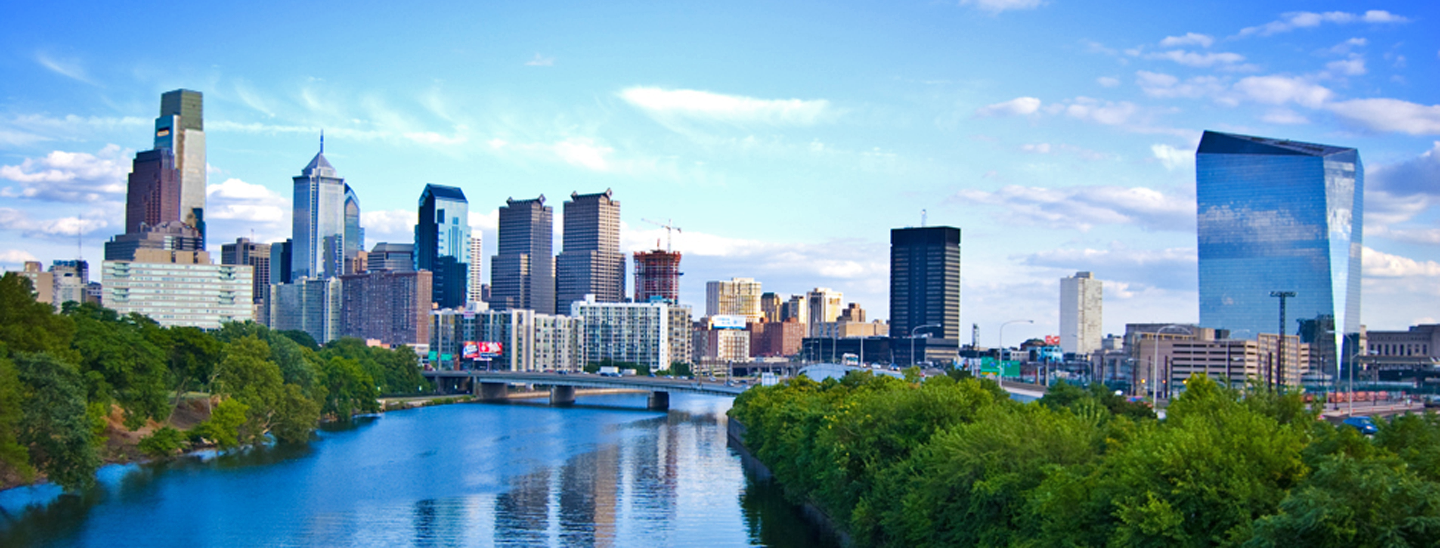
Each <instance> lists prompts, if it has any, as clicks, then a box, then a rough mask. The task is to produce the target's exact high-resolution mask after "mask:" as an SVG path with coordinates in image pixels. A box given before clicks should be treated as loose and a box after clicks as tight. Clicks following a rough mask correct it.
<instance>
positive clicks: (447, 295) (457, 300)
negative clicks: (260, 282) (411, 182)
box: [415, 185, 470, 308]
mask: <svg viewBox="0 0 1440 548" xmlns="http://www.w3.org/2000/svg"><path fill="white" fill-rule="evenodd" d="M417 218H418V221H419V222H418V224H416V225H415V269H416V270H429V271H431V272H433V273H434V276H433V280H432V284H433V285H432V286H431V290H432V291H433V293H434V301H435V303H436V304H438V305H440V308H455V307H459V306H464V305H465V301H466V299H467V298H468V295H469V289H470V286H469V283H467V281H466V279H467V278H468V277H469V273H470V202H469V200H466V199H465V192H464V191H462V190H460V189H459V188H456V187H453V186H443V185H425V190H424V191H422V192H421V193H420V211H419V215H418V216H417Z"/></svg>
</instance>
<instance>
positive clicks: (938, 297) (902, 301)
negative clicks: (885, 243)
mask: <svg viewBox="0 0 1440 548" xmlns="http://www.w3.org/2000/svg"><path fill="white" fill-rule="evenodd" d="M927 333H928V334H930V338H927V339H924V341H923V342H921V343H920V344H919V345H916V346H915V348H916V354H917V355H916V356H910V357H909V358H910V359H908V360H904V362H905V363H916V362H920V361H931V362H934V361H945V360H949V359H952V358H954V357H955V356H956V353H957V352H958V350H959V346H960V229H958V228H955V227H949V226H932V227H920V228H896V229H892V230H891V231H890V336H891V337H892V339H899V340H902V341H905V342H910V343H913V342H917V341H912V340H911V337H912V336H919V335H923V334H927ZM893 347H894V348H895V353H896V355H897V361H899V358H898V356H899V355H900V354H901V353H902V352H908V351H909V348H910V347H909V345H906V344H904V343H899V344H895V345H893Z"/></svg>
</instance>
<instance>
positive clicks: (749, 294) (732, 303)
mask: <svg viewBox="0 0 1440 548" xmlns="http://www.w3.org/2000/svg"><path fill="white" fill-rule="evenodd" d="M761 293H762V291H761V290H760V282H757V281H755V279H754V278H731V279H729V280H719V281H713V282H706V283H705V315H706V316H707V317H708V316H720V315H726V316H744V317H745V321H747V322H758V321H760V294H761Z"/></svg>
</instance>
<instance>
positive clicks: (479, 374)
mask: <svg viewBox="0 0 1440 548" xmlns="http://www.w3.org/2000/svg"><path fill="white" fill-rule="evenodd" d="M422 374H423V375H424V376H425V378H427V379H430V380H432V381H436V383H437V384H441V383H447V382H448V383H450V384H451V386H454V387H455V388H456V389H459V390H465V391H469V392H471V393H473V394H474V395H476V396H478V397H479V399H480V400H481V401H504V400H506V399H507V397H506V394H507V387H508V386H509V385H512V384H531V385H539V386H548V387H550V404H551V405H568V404H572V403H575V389H576V388H609V389H622V390H637V391H644V392H649V393H650V398H649V400H648V401H647V402H646V407H648V408H650V409H654V410H657V411H663V410H666V409H669V408H670V393H671V392H683V393H689V394H705V395H709V396H729V397H734V396H736V395H739V394H740V393H741V392H744V391H745V390H747V389H749V388H750V386H752V385H751V384H744V383H743V381H736V382H721V381H708V380H701V379H700V378H698V377H697V378H695V379H694V380H686V379H670V378H665V377H642V376H638V375H625V376H619V377H607V376H602V375H596V374H593V373H579V372H567V373H558V372H557V373H542V372H538V371H425V372H423V373H422ZM1000 386H1001V387H1002V388H1004V389H1005V390H1006V391H1007V392H1009V393H1010V395H1011V397H1014V398H1016V399H1019V400H1021V401H1030V400H1034V399H1038V398H1040V397H1042V396H1044V395H1045V387H1044V386H1039V385H1034V384H1025V383H1018V382H1012V381H1005V382H1002V383H1001V384H1000Z"/></svg>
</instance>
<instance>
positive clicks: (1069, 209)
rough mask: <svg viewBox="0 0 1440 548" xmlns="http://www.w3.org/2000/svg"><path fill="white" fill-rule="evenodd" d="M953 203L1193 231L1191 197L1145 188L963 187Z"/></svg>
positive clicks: (1071, 224) (1061, 222)
mask: <svg viewBox="0 0 1440 548" xmlns="http://www.w3.org/2000/svg"><path fill="white" fill-rule="evenodd" d="M945 202H946V203H949V204H957V205H969V204H982V205H990V206H997V207H999V208H1000V209H1001V210H1003V212H1004V213H1003V214H1000V217H1002V218H1004V219H1005V220H1006V221H1007V222H1015V223H1023V224H1040V225H1043V226H1048V227H1051V228H1060V229H1067V230H1080V231H1089V230H1090V229H1091V228H1093V227H1094V226H1095V225H1101V224H1127V225H1137V226H1140V227H1141V228H1144V229H1147V230H1180V231H1184V230H1194V227H1195V199H1194V198H1193V197H1182V196H1175V195H1167V194H1164V193H1162V192H1160V191H1157V190H1154V189H1150V188H1144V187H1121V186H1076V187H1065V188H1038V187H1023V186H1018V185H1011V186H1006V187H1004V188H1001V189H1000V190H997V191H994V192H988V191H983V190H975V189H964V190H961V191H959V192H956V193H955V194H954V195H953V196H951V197H949V198H946V200H945Z"/></svg>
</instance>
